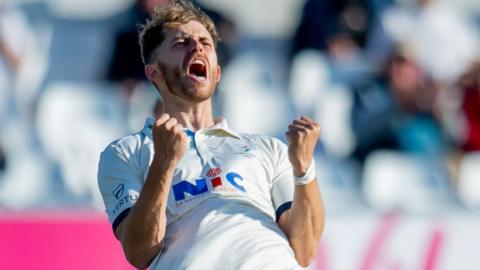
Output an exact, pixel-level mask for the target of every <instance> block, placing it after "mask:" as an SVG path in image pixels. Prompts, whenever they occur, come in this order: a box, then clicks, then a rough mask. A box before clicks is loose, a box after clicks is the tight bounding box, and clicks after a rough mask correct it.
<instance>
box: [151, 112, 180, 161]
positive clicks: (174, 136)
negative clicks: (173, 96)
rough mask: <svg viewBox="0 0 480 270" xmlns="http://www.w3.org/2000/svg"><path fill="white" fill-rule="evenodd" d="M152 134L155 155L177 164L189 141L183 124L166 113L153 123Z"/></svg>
mask: <svg viewBox="0 0 480 270" xmlns="http://www.w3.org/2000/svg"><path fill="white" fill-rule="evenodd" d="M152 135H153V147H154V149H155V157H156V158H160V159H161V160H162V161H164V162H167V163H170V165H175V164H176V163H177V162H178V161H179V160H180V159H181V158H182V156H183V154H184V153H185V148H186V143H187V136H186V135H185V132H184V131H183V127H182V125H181V124H179V123H178V121H177V119H175V118H174V117H170V115H168V114H166V113H164V114H162V115H161V116H160V117H159V118H158V119H157V120H156V121H155V123H154V124H153V127H152Z"/></svg>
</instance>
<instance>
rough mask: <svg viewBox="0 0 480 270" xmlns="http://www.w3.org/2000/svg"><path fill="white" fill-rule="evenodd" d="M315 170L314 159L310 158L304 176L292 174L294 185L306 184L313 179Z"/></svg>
mask: <svg viewBox="0 0 480 270" xmlns="http://www.w3.org/2000/svg"><path fill="white" fill-rule="evenodd" d="M316 174H317V172H316V171H315V160H313V159H312V163H310V167H308V169H307V172H306V173H305V175H304V176H295V175H294V176H293V179H294V180H295V185H306V184H308V183H310V182H312V181H313V180H315V177H316Z"/></svg>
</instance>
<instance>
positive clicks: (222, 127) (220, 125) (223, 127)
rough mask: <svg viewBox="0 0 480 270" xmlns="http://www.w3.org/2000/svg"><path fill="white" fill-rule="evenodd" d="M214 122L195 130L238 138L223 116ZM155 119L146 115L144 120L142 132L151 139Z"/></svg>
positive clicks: (212, 134)
mask: <svg viewBox="0 0 480 270" xmlns="http://www.w3.org/2000/svg"><path fill="white" fill-rule="evenodd" d="M215 120H216V122H217V123H216V124H215V125H213V126H211V127H209V128H203V129H200V130H198V131H197V132H201V133H203V134H205V135H207V136H215V137H233V138H236V139H240V135H239V134H238V133H237V132H235V131H234V130H232V129H231V128H230V127H229V126H228V123H227V120H226V119H225V118H217V119H215ZM154 122H155V120H154V119H153V118H152V117H147V119H146V120H145V125H144V126H143V129H142V131H141V132H142V133H143V134H144V135H145V136H147V137H149V138H150V139H152V127H153V123H154ZM187 131H189V132H192V131H191V130H189V129H185V132H187Z"/></svg>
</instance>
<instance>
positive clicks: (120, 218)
mask: <svg viewBox="0 0 480 270" xmlns="http://www.w3.org/2000/svg"><path fill="white" fill-rule="evenodd" d="M130 209H132V208H127V209H125V210H123V211H122V213H120V215H118V216H117V218H115V220H114V221H113V223H112V229H113V234H115V230H116V229H117V227H118V225H120V223H121V222H122V221H123V220H124V219H125V218H126V217H127V215H128V213H129V212H130ZM115 237H116V234H115Z"/></svg>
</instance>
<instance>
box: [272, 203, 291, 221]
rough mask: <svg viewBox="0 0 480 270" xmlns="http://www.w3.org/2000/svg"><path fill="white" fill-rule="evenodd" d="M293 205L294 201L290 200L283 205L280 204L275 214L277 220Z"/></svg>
mask: <svg viewBox="0 0 480 270" xmlns="http://www.w3.org/2000/svg"><path fill="white" fill-rule="evenodd" d="M291 207H292V202H291V201H289V202H286V203H284V204H282V205H280V207H278V208H277V211H276V212H275V216H276V219H275V220H276V221H278V220H279V219H280V216H281V215H282V214H283V213H284V212H285V211H287V210H288V209H290V208H291Z"/></svg>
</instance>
